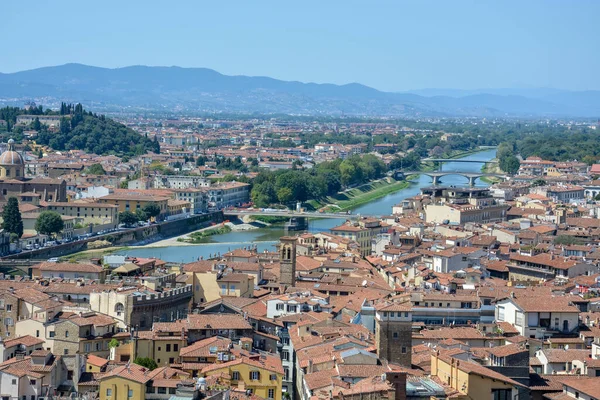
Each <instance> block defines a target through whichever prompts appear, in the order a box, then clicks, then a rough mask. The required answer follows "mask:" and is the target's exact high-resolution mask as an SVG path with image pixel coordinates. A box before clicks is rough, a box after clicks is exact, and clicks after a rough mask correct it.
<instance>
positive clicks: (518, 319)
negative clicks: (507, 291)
mask: <svg viewBox="0 0 600 400" xmlns="http://www.w3.org/2000/svg"><path fill="white" fill-rule="evenodd" d="M548 297H549V295H548V292H545V293H544V294H538V295H535V294H526V293H523V294H515V293H514V292H512V294H511V296H509V297H507V298H505V299H500V300H498V301H497V303H496V321H498V322H508V323H510V324H512V325H513V326H514V327H515V328H516V329H517V330H518V331H519V334H520V335H522V336H525V337H526V338H535V339H543V338H548V337H551V336H553V335H555V334H563V335H564V334H571V333H576V332H577V331H578V330H579V309H578V308H577V307H576V306H575V305H574V304H573V302H572V300H573V299H572V298H571V296H553V297H552V298H551V301H548V300H549V299H548Z"/></svg>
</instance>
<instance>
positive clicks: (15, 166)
mask: <svg viewBox="0 0 600 400" xmlns="http://www.w3.org/2000/svg"><path fill="white" fill-rule="evenodd" d="M24 176H25V162H24V161H23V156H21V154H19V153H18V152H17V151H16V150H15V141H14V140H13V139H10V140H9V141H8V150H6V151H5V152H4V153H2V154H0V178H1V179H22V178H23V177H24Z"/></svg>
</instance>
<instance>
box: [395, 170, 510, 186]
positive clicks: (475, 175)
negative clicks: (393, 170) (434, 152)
mask: <svg viewBox="0 0 600 400" xmlns="http://www.w3.org/2000/svg"><path fill="white" fill-rule="evenodd" d="M398 172H400V173H403V174H404V176H407V175H426V176H428V177H430V178H431V182H432V183H433V185H439V184H440V182H441V180H440V179H441V178H442V177H443V176H448V175H459V176H464V177H465V178H467V179H468V180H469V186H475V181H477V179H479V178H501V179H504V180H505V179H508V175H504V174H492V173H484V172H459V171H438V172H427V171H398Z"/></svg>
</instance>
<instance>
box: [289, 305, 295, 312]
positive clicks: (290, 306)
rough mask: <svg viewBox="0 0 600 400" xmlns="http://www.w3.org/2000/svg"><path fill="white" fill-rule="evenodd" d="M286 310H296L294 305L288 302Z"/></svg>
mask: <svg viewBox="0 0 600 400" xmlns="http://www.w3.org/2000/svg"><path fill="white" fill-rule="evenodd" d="M287 310H288V312H296V306H295V305H291V304H288V306H287Z"/></svg>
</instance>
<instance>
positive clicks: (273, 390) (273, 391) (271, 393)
mask: <svg viewBox="0 0 600 400" xmlns="http://www.w3.org/2000/svg"><path fill="white" fill-rule="evenodd" d="M267 398H269V399H274V398H275V389H269V393H268V396H267Z"/></svg>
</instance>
